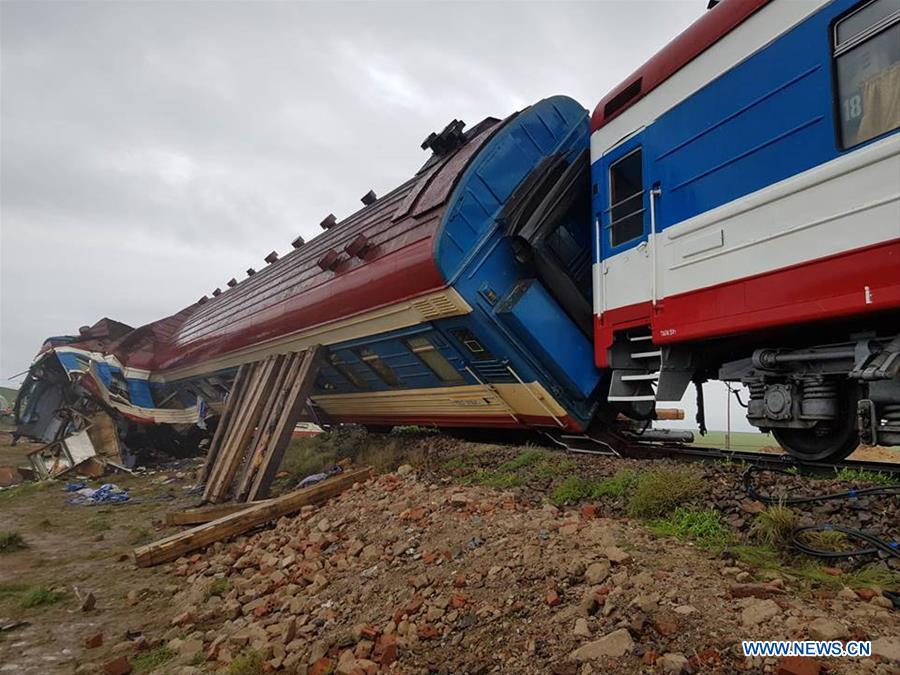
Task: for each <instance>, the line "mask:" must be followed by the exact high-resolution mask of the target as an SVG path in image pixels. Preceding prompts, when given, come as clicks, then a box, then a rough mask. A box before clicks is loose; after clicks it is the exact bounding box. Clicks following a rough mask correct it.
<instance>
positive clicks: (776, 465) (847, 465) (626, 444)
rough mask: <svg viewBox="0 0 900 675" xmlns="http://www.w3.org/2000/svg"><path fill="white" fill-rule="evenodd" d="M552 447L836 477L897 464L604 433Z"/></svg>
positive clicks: (899, 469)
mask: <svg viewBox="0 0 900 675" xmlns="http://www.w3.org/2000/svg"><path fill="white" fill-rule="evenodd" d="M544 436H545V437H546V438H548V439H550V441H551V442H552V443H553V445H554V446H555V447H558V448H561V449H563V450H566V451H568V452H575V453H579V454H591V455H607V456H616V457H626V458H631V459H665V458H682V459H686V460H692V461H719V462H738V463H744V464H749V465H753V466H760V467H765V468H770V469H780V470H782V471H784V470H788V469H791V470H797V471H800V472H801V473H805V474H825V473H835V472H837V471H840V470H841V469H853V470H859V471H871V472H877V473H886V474H891V475H896V476H898V482H900V462H872V461H864V460H842V461H840V462H799V461H797V460H796V459H794V458H793V457H791V456H790V455H788V454H776V453H765V452H753V451H748V450H726V449H724V448H700V447H692V446H689V445H686V444H684V443H674V442H666V441H660V442H649V441H641V440H636V439H635V438H634V437H628V436H625V435H621V434H616V433H610V432H605V433H604V434H602V435H600V436H588V435H581V434H565V433H558V432H548V433H544Z"/></svg>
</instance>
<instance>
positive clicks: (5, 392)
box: [0, 387, 19, 405]
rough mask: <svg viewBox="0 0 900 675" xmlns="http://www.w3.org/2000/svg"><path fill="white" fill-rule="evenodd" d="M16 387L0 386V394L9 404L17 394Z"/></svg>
mask: <svg viewBox="0 0 900 675" xmlns="http://www.w3.org/2000/svg"><path fill="white" fill-rule="evenodd" d="M18 393H19V390H18V389H10V388H9V387H0V396H2V397H3V398H5V399H6V400H7V401H9V404H10V405H12V403H13V401H15V400H16V396H17V395H18Z"/></svg>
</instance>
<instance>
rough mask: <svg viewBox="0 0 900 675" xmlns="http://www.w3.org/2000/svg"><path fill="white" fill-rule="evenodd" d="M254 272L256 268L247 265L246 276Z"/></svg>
mask: <svg viewBox="0 0 900 675" xmlns="http://www.w3.org/2000/svg"><path fill="white" fill-rule="evenodd" d="M254 274H256V270H255V269H253V268H252V267H248V268H247V276H248V277H252V276H253V275H254Z"/></svg>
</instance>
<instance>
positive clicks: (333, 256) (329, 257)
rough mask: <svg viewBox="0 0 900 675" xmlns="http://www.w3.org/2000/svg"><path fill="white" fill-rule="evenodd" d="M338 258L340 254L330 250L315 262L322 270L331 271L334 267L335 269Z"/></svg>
mask: <svg viewBox="0 0 900 675" xmlns="http://www.w3.org/2000/svg"><path fill="white" fill-rule="evenodd" d="M340 257H341V256H340V254H339V253H338V252H337V251H335V250H334V249H333V248H332V249H329V250H328V251H326V252H325V255H323V256H322V257H321V258H319V259H318V261H316V264H317V265H318V266H319V267H321V268H322V269H323V270H333V269H334V268H335V267H337V265H338V259H339V258H340Z"/></svg>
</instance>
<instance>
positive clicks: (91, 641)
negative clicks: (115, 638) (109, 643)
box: [84, 633, 103, 649]
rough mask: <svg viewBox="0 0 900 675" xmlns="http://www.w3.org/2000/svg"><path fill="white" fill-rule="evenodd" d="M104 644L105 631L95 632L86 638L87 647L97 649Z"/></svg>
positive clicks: (85, 645) (85, 644) (85, 646)
mask: <svg viewBox="0 0 900 675" xmlns="http://www.w3.org/2000/svg"><path fill="white" fill-rule="evenodd" d="M102 644H103V633H94V634H93V635H89V636H88V637H86V638H85V639H84V648H85V649H96V648H97V647H100V646H101V645H102Z"/></svg>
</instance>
